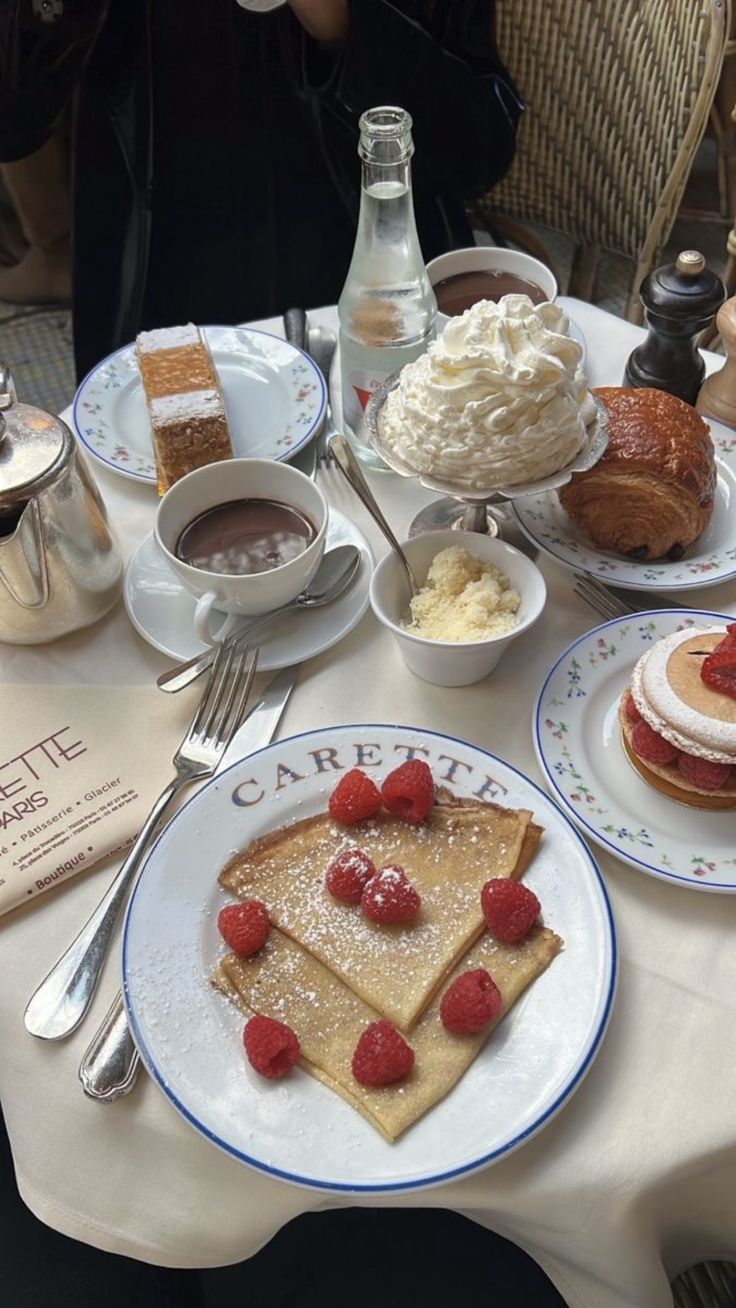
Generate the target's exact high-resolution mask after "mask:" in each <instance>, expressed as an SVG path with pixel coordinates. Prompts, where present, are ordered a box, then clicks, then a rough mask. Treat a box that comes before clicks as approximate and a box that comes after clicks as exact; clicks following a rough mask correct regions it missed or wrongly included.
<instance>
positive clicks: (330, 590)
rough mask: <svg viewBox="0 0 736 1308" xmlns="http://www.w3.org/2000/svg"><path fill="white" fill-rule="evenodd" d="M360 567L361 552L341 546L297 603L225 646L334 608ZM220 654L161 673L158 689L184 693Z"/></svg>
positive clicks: (255, 624)
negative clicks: (281, 621)
mask: <svg viewBox="0 0 736 1308" xmlns="http://www.w3.org/2000/svg"><path fill="white" fill-rule="evenodd" d="M359 564H360V550H359V549H358V547H357V546H356V545H337V546H336V547H335V549H333V550H328V551H327V553H326V554H325V556H324V558H323V559H322V562H321V563H320V565H319V567H318V569H317V571H316V572H315V574H314V576H313V577H312V580H311V581H310V583H309V585H308V586H307V587H306V588H305V589H304V590H303V591H302V592H301V593H300V594H299V595H297V597H296V599H293V600H291V601H290V603H289V604H283V605H282V606H281V608H279V609H272V610H271V612H270V613H264V615H263V617H261V618H257V619H256V621H255V622H253V623H251V624H250V625H246V626H244V627H243V628H242V630H241V631H239V632H236V633H235V634H234V635H232V636H229V637H228V639H227V641H226V642H225V643H226V644H231V643H233V644H234V643H235V641H238V640H242V639H243V638H244V637H247V639H248V640H250V639H251V636H252V635H253V634H254V633H255V632H256V631H260V630H261V628H262V627H265V625H266V623H267V622H270V621H271V619H272V618H276V617H281V616H282V615H283V614H284V613H291V612H292V610H295V609H318V608H321V607H322V605H323V604H331V603H332V601H333V600H335V599H337V597H338V596H339V595H342V593H343V591H344V590H347V588H348V586H349V585H350V583H351V581H352V580H353V578H354V576H355V574H356V572H357V570H358V566H359ZM216 653H217V647H214V648H213V649H208V650H205V652H204V654H197V655H195V657H194V658H192V659H187V660H186V662H184V663H177V664H176V666H175V667H173V668H169V669H168V671H166V672H162V673H161V676H160V677H158V678H157V680H156V685H157V686H158V687H159V689H160V690H165V691H168V692H169V693H171V692H173V691H176V690H181V689H182V688H183V687H184V686H188V685H189V684H190V682H192V681H195V680H196V678H197V677H199V676H200V675H201V674H202V673H203V672H204V671H205V670H206V669H207V668H208V667H209V666H210V664H211V663H212V661H213V659H214V657H215V654H216Z"/></svg>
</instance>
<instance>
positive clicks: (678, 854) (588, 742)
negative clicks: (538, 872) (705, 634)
mask: <svg viewBox="0 0 736 1308" xmlns="http://www.w3.org/2000/svg"><path fill="white" fill-rule="evenodd" d="M726 622H733V615H732V616H731V617H728V616H727V615H724V614H722V613H709V612H707V611H703V610H700V609H687V610H683V609H680V608H678V609H657V611H656V612H643V613H637V614H635V615H634V616H633V617H630V618H623V619H622V618H616V619H615V620H614V621H613V622H606V623H604V624H603V625H602V626H600V627H595V628H594V629H593V630H592V631H588V632H586V634H585V635H584V636H581V637H580V639H579V640H576V641H575V642H574V643H573V644H572V645H570V646H568V648H567V649H566V650H565V652H564V654H561V655H560V657H559V659H558V660H557V662H556V663H555V665H554V667H553V668H552V669H551V671H550V672H549V673H548V675H547V679H546V681H545V682H544V684H543V686H542V689H541V691H540V692H539V697H538V699H537V703H536V706H535V709H534V718H533V723H532V729H533V734H534V747H535V749H536V751H537V757H538V759H539V762H540V765H541V767H542V769H543V771H544V773H545V776H546V778H547V782H548V784H549V786H550V788H551V790H552V793H553V794H554V796H555V799H557V801H558V802H559V803H560V804H561V805H562V807H563V809H565V810H566V811H567V812H568V813H569V814H570V816H571V817H572V818H573V820H574V821H575V822H576V823H577V825H578V826H579V827H580V828H581V830H582V831H583V832H585V834H586V835H588V836H590V837H591V839H593V840H595V841H596V843H597V844H599V845H601V846H602V847H603V849H606V850H608V851H609V852H610V853H612V854H615V855H616V856H617V858H621V859H623V860H624V862H626V863H630V864H631V866H632V867H634V868H637V869H638V870H639V871H641V872H646V873H648V874H649V875H650V876H654V877H659V878H661V879H662V880H663V881H671V882H672V883H673V884H675V885H679V886H692V887H694V888H695V889H696V890H710V891H717V892H720V893H721V894H729V895H732V894H736V842H734V814H733V812H727V811H726V812H717V811H715V810H707V809H698V808H691V807H690V806H689V805H686V804H678V803H677V802H676V801H675V800H672V799H668V798H667V797H666V796H665V795H660V794H659V793H658V792H657V791H656V790H655V789H654V788H653V787H652V786H649V785H647V783H646V782H645V781H642V779H641V777H640V776H639V775H638V773H637V772H635V771H634V768H633V766H632V764H631V763H630V762H629V760H628V759H627V757H626V755H625V754H624V751H623V747H622V745H621V737H620V728H619V724H618V713H617V711H618V701H619V696H620V695H621V691H622V690H623V689H624V687H625V686H626V684H627V682H628V680H629V677H630V674H631V669H632V668H633V666H634V664H635V663H636V661H637V659H638V658H639V657H640V655H641V654H642V653H643V652H644V651H645V650H646V649H647V647H648V646H649V645H651V644H652V642H653V641H655V640H659V638H660V637H661V636H667V635H669V634H670V633H671V632H673V631H680V630H681V629H682V628H683V627H690V626H692V627H707V626H712V625H713V624H714V623H726Z"/></svg>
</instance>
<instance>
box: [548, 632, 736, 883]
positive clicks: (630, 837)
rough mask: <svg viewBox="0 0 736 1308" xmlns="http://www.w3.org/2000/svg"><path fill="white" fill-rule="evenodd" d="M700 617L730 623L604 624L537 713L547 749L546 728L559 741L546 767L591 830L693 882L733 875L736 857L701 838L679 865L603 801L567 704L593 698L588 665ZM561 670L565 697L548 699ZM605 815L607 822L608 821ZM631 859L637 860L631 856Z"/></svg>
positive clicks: (577, 651)
mask: <svg viewBox="0 0 736 1308" xmlns="http://www.w3.org/2000/svg"><path fill="white" fill-rule="evenodd" d="M663 612H665V611H663ZM672 616H674V615H672ZM697 616H702V617H708V616H712V617H714V618H719V620H722V619H723V618H725V619H726V621H728V616H727V615H719V614H713V615H708V614H707V613H705V612H701V611H698V612H697V613H696V615H695V617H692V618H686V617H683V618H682V620H680V621H679V622H673V623H668V624H667V633H665V632H664V631H659V630H658V622H657V617H656V616H655V615H653V614H643V615H641V620H639V619H638V618H637V617H636V616H634V617H632V618H626V619H620V618H619V619H614V620H613V621H611V622H608V623H606V624H604V626H603V627H601V628H595V629H594V630H593V631H592V632H588V633H586V635H585V636H583V637H581V638H580V640H578V641H576V642H575V644H574V646H573V647H572V649H571V650H569V651H568V652H567V653H563V655H561V657H560V659H559V660H558V662H557V663H556V664H555V667H554V668H553V669H552V670H551V671H550V673H549V676H548V678H547V681H545V686H544V688H543V690H542V692H541V693H540V697H539V700H538V703H537V709H536V714H535V718H536V730H537V736H538V740H539V746H540V749H541V748H542V740H541V730H542V728H543V729H544V732H545V733H546V738H547V740H548V741H549V742H551V741H556V742H558V743H557V745H555V746H553V747H552V749H551V750H549V757H546V756H545V760H544V766H545V768H546V770H547V771H548V772H549V773H551V774H554V777H555V778H556V780H557V786H556V789H558V793H560V794H561V795H563V797H564V798H566V799H567V801H568V804H569V806H570V811H571V812H573V813H577V814H579V815H580V816H581V818H582V820H583V821H584V823H585V825H586V826H587V827H588V828H589V829H590V830H591V831H593V832H594V831H595V830H597V831H599V832H600V834H601V835H602V836H603V837H605V839H606V843H607V845H609V846H610V848H611V850H612V852H613V853H614V854H618V855H619V856H620V857H624V858H626V853H625V850H626V849H631V851H632V852H634V851H636V850H637V849H639V850H641V851H642V852H644V851H647V853H646V855H645V856H646V857H650V858H652V859H656V867H657V868H659V869H661V872H662V874H664V875H665V876H667V874H670V875H671V876H672V878H673V879H677V880H679V881H681V882H685V883H687V881H688V877H689V876H691V877H693V878H700V879H701V880H702V879H706V878H708V877H709V876H712V875H713V874H714V873H715V874H716V875H721V876H723V875H727V874H726V873H725V869H726V868H728V867H736V857H732V858H721V859H720V860H717V859H715V858H713V857H712V855H710V854H706V853H705V852H704V851H703V848H702V846H703V842H702V841H701V840H700V839H698V844H697V846H696V847H695V849H693V850H689V851H687V852H685V853H684V864H683V865H681V866H679V867H678V865H677V864H676V863H675V862H674V861H673V859H672V858H671V856H670V855H669V854H668V852H667V850H666V849H661V848H658V846H657V841H656V838H655V836H654V835H653V834H652V832H651V831H650V830H649V829H648V828H647V827H645V826H639V827H637V826H636V824H631V823H627V821H626V819H625V817H622V815H621V814H620V813H619V812H617V811H615V810H614V809H613V808H612V807H610V806H607V804H606V799H605V797H604V799H603V800H601V798H600V797H599V796H597V795H596V793H595V789H594V787H593V785H592V784H591V780H590V778H587V777H586V775H585V769H584V765H582V764H581V763H580V761H579V759H578V758H577V757H576V754H575V749H574V745H573V747H572V748H571V742H572V741H573V740H574V733H573V731H572V723H571V721H570V718H569V716H568V715H566V714H565V708H566V707H567V706H569V705H571V704H575V705H578V704H579V701H580V700H584V699H587V697H588V687H587V685H586V681H585V675H586V668H587V669H590V670H595V669H596V668H599V667H600V666H601V665H602V664H604V663H608V662H609V661H613V660H615V659H616V658H618V657H619V656H620V655H622V654H624V655H626V656H627V657H629V658H630V651H629V650H628V648H627V642H628V641H629V638H631V640H634V641H638V642H641V644H642V645H647V644H651V643H652V641H654V640H656V639H658V638H659V637H660V636H661V635H664V634H668V633H669V632H670V631H672V632H674V631H682V630H684V629H686V628H688V627H696V626H698V625H699V624H698V622H697V621H696V617H697ZM596 633H600V634H596ZM590 637H593V638H594V643H593V646H592V648H589V649H588V650H587V653H585V654H583V652H582V650H581V648H580V647H581V645H582V644H583V643H584V642H585V641H586V640H587V639H589V638H590ZM555 672H557V673H558V674H559V675H560V678H561V679H562V680H563V682H564V685H565V687H566V690H565V696H564V698H559V697H558V696H555V695H550V696H549V697H548V698H547V699H545V700H544V702H543V695H544V689H546V686H547V683H548V681H549V680H551V678H552V676H553V675H554V673H555ZM609 804H610V801H609ZM604 818H605V819H607V820H605V821H604V820H603V819H604ZM634 858H635V865H636V866H645V867H650V868H653V867H654V864H653V863H643V862H642V859H640V858H636V855H635V854H634ZM627 861H631V860H628V859H627ZM734 887H735V888H736V877H734Z"/></svg>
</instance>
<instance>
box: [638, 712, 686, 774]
mask: <svg viewBox="0 0 736 1308" xmlns="http://www.w3.org/2000/svg"><path fill="white" fill-rule="evenodd" d="M631 747H632V749H633V751H634V753H635V754H636V755H637V756H638V758H641V759H643V760H644V762H645V763H659V764H660V765H662V764H665V763H674V762H675V761H676V759H677V755H678V752H679V751H678V749H677V746H676V745H671V744H670V742H669V740H665V738H664V736H660V735H659V733H658V732H656V731H653V730H652V728H651V727H650V725H649V723H648V722H645V721H644V719H643V718H642V720H641V722H637V724H636V726H635V727H634V730H633V731H632V733H631Z"/></svg>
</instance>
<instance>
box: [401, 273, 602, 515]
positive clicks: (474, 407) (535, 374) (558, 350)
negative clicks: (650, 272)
mask: <svg viewBox="0 0 736 1308" xmlns="http://www.w3.org/2000/svg"><path fill="white" fill-rule="evenodd" d="M568 330H569V321H568V319H567V318H566V316H565V314H564V313H563V312H562V309H560V307H559V306H558V305H557V304H552V303H547V302H545V303H543V304H536V305H535V304H533V303H532V301H531V300H530V299H529V297H528V296H527V295H504V296H502V297H501V299H500V300H498V302H495V301H493V300H479V301H478V302H477V303H476V304H474V305H472V306H471V307H470V308H469V309H466V310H465V313H462V314H460V315H459V316H458V317H456V318H451V319H450V321H449V322H448V323H447V324H446V326H445V329H444V331H443V332H442V335H441V336H440V337H439V338H438V339H437V340H436V341H433V343H432V344H431V345H430V347H429V349H428V350H427V351H426V353H425V354H423V355H421V356H420V358H418V359H416V360H415V361H414V362H413V363H409V364H406V366H405V367H404V368H403V369H402V371H401V374H400V378H399V383H398V386H396V387H395V388H394V390H392V391H390V392H389V394H388V395H387V397H386V401H385V404H384V406H383V409H382V412H381V415H380V418H379V422H380V431H381V441H382V443H383V445H384V446H385V448H386V450H387V451H389V452H393V453H394V454H395V455H396V456H397V458H399V459H400V460H401V461H402V462H403V463H405V464H406V465H408V466H409V467H410V468H412V469H413V470H414V472H416V473H417V474H419V475H420V476H421V475H425V476H431V477H433V478H434V479H435V480H436V481H439V482H444V483H446V484H447V485H448V486H452V487H453V488H454V487H457V489H458V490H463V489H465V488H467V489H468V490H473V491H484V490H488V491H492V490H495V489H496V488H497V487H501V486H517V485H520V484H523V483H525V482H535V481H539V480H541V479H542V478H544V477H549V476H552V474H553V473H556V472H559V471H560V469H561V468H564V467H566V466H567V464H569V463H571V462H572V460H573V459H575V457H576V456H577V455H578V454H579V453H580V451H581V449H582V448H583V445H584V444H585V440H586V426H587V424H588V423H590V422H591V420H592V419H593V417H594V416H595V413H596V409H595V403H594V401H593V399H592V398H591V396H590V393H589V391H588V390H587V387H586V384H585V379H584V377H583V373H582V370H581V366H580V364H581V358H582V350H581V348H580V346H579V345H578V343H577V342H576V341H574V340H572V338H571V337H570V336H569V335H568Z"/></svg>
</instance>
